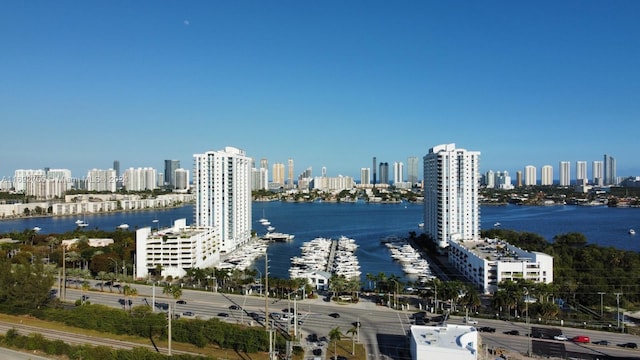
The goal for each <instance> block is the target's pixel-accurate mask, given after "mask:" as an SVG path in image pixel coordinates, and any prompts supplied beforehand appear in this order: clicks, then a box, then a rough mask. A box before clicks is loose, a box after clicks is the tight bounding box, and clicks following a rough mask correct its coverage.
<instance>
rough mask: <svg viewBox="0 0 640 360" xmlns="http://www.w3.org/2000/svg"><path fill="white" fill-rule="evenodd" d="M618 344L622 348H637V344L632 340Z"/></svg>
mask: <svg viewBox="0 0 640 360" xmlns="http://www.w3.org/2000/svg"><path fill="white" fill-rule="evenodd" d="M618 346H620V347H623V348H627V349H637V348H638V344H636V343H634V342H628V343H623V344H618Z"/></svg>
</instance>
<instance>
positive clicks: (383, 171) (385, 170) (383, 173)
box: [380, 162, 389, 184]
mask: <svg viewBox="0 0 640 360" xmlns="http://www.w3.org/2000/svg"><path fill="white" fill-rule="evenodd" d="M380 184H389V163H388V162H381V163H380Z"/></svg>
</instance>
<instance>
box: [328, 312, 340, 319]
mask: <svg viewBox="0 0 640 360" xmlns="http://www.w3.org/2000/svg"><path fill="white" fill-rule="evenodd" d="M329 316H331V317H332V318H334V319H337V318H339V317H340V314H338V313H331V314H329Z"/></svg>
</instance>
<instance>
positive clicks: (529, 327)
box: [522, 287, 531, 356]
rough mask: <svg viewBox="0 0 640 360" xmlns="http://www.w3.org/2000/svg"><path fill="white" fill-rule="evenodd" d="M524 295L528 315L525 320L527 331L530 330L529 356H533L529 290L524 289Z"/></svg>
mask: <svg viewBox="0 0 640 360" xmlns="http://www.w3.org/2000/svg"><path fill="white" fill-rule="evenodd" d="M522 293H523V294H524V311H525V312H526V313H527V315H526V317H525V320H526V322H527V329H528V330H529V337H528V338H527V356H531V323H530V322H529V289H527V288H526V287H525V288H523V289H522Z"/></svg>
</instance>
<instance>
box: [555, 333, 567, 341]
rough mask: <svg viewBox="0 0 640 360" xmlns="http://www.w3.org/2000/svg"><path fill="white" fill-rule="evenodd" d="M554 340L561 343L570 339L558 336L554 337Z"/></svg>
mask: <svg viewBox="0 0 640 360" xmlns="http://www.w3.org/2000/svg"><path fill="white" fill-rule="evenodd" d="M553 339H554V340H559V341H567V340H569V338H568V337H566V336H564V335H563V334H560V335H556V336H554V337H553Z"/></svg>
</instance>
